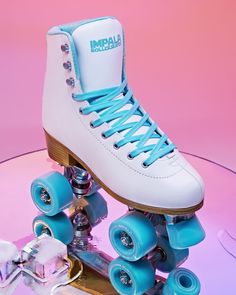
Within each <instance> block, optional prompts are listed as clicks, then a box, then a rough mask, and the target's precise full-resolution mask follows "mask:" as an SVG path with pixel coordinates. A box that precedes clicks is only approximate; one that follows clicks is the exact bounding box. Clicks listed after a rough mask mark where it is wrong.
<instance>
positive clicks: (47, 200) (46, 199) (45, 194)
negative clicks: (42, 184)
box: [40, 188, 51, 204]
mask: <svg viewBox="0 0 236 295" xmlns="http://www.w3.org/2000/svg"><path fill="white" fill-rule="evenodd" d="M40 199H41V200H42V201H43V202H44V203H46V204H51V197H50V196H49V194H48V192H47V191H46V190H45V189H44V188H42V190H41V193H40Z"/></svg>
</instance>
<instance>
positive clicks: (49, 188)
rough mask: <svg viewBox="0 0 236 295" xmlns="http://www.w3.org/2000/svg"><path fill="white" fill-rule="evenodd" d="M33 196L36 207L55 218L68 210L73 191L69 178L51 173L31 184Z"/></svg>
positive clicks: (54, 172) (57, 173)
mask: <svg viewBox="0 0 236 295" xmlns="http://www.w3.org/2000/svg"><path fill="white" fill-rule="evenodd" d="M31 196H32V199H33V201H34V203H35V205H36V207H37V208H38V209H39V210H40V211H41V212H42V213H44V214H45V215H48V216H54V215H56V214H57V213H59V212H61V211H63V210H64V209H66V208H68V207H69V206H70V204H71V203H72V200H73V191H72V188H71V185H70V183H69V181H68V180H67V178H66V177H65V176H64V175H62V174H61V173H59V172H56V171H53V172H49V173H47V174H45V175H42V176H41V177H38V178H37V179H35V180H34V181H33V182H32V184H31Z"/></svg>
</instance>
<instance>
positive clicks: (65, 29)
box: [48, 16, 124, 87]
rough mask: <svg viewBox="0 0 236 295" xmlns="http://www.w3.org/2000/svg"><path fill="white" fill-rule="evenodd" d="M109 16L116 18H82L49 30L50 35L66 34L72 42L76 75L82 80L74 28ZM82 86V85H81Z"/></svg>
mask: <svg viewBox="0 0 236 295" xmlns="http://www.w3.org/2000/svg"><path fill="white" fill-rule="evenodd" d="M109 18H110V19H115V17H113V16H104V17H98V18H94V19H88V20H82V21H78V22H73V23H69V24H64V25H59V26H55V27H52V28H51V29H50V30H49V31H48V35H58V34H64V35H66V36H67V38H68V41H69V43H70V47H71V52H72V58H73V64H74V68H75V75H76V79H77V80H80V70H79V64H78V51H77V49H76V46H75V44H74V40H73V37H72V34H73V32H74V30H75V29H77V28H78V27H80V26H83V25H86V24H88V23H92V22H96V21H100V20H104V19H109ZM123 40H124V38H123ZM81 87H82V85H81Z"/></svg>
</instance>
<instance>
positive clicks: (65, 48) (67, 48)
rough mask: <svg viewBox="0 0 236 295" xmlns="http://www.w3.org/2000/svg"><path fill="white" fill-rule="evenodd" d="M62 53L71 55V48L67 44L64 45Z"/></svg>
mask: <svg viewBox="0 0 236 295" xmlns="http://www.w3.org/2000/svg"><path fill="white" fill-rule="evenodd" d="M61 51H62V52H64V53H66V54H67V53H69V52H70V48H69V45H68V44H67V43H65V44H62V45H61Z"/></svg>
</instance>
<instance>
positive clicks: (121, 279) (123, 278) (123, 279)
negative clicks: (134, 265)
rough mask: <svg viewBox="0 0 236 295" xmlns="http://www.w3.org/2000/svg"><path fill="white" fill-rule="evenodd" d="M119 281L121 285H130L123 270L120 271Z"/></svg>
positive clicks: (130, 282) (130, 281)
mask: <svg viewBox="0 0 236 295" xmlns="http://www.w3.org/2000/svg"><path fill="white" fill-rule="evenodd" d="M120 281H121V283H122V284H123V285H126V286H131V285H132V280H131V278H130V276H129V275H128V274H127V273H126V272H125V271H124V270H121V271H120Z"/></svg>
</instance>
